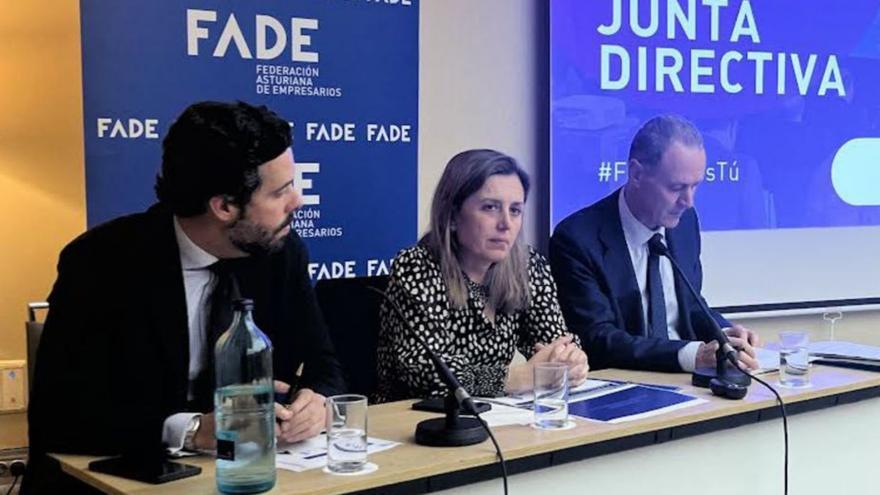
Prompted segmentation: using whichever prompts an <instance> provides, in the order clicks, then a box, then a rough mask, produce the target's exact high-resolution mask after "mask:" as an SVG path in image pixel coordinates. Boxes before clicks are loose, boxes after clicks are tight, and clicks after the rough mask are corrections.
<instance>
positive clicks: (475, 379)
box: [376, 150, 589, 402]
mask: <svg viewBox="0 0 880 495" xmlns="http://www.w3.org/2000/svg"><path fill="white" fill-rule="evenodd" d="M528 191H529V177H528V175H527V174H526V173H525V171H523V170H522V169H521V168H520V167H519V165H518V164H517V163H516V161H515V160H514V159H513V158H511V157H509V156H507V155H504V154H502V153H499V152H497V151H493V150H469V151H464V152H461V153H459V154H457V155H456V156H454V157H453V158H452V160H450V161H449V163H448V164H447V165H446V169H445V170H444V172H443V176H442V177H441V179H440V183H439V184H438V185H437V190H436V191H435V193H434V199H433V202H432V204H431V224H430V227H429V231H428V233H427V234H425V236H424V237H422V239H421V240H420V241H419V243H418V244H417V245H415V246H413V247H410V248H407V249H404V250H403V251H401V252H400V253H399V254H398V255H397V257H396V258H395V260H394V264H393V268H392V272H391V280H390V282H389V286H388V295H389V296H390V297H391V299H392V300H393V301H394V302H395V303H396V304H397V305H398V306H399V307H400V308H401V309H402V311H403V314H404V317H405V318H406V319H407V320H408V322H402V321H400V319H399V318H398V316H397V314H396V312H395V311H394V309H393V308H392V307H390V305H389V304H387V303H386V304H384V305H383V306H382V309H381V322H382V323H381V329H380V332H379V346H378V368H379V385H378V391H377V397H376V399H377V401H379V402H382V401H391V400H399V399H406V398H414V397H428V396H440V395H443V394H444V393H445V386H444V385H443V382H442V381H441V380H440V378H439V376H438V375H437V373H436V372H435V370H434V368H433V365H432V364H431V362H430V360H429V359H428V356H427V354H426V353H425V351H424V349H423V348H422V347H421V345H419V343H418V342H417V340H416V335H413V332H416V333H417V334H418V336H419V337H421V339H422V340H423V341H425V342H426V343H427V344H428V345H429V346H430V347H431V348H432V349H433V350H434V351H435V352H437V354H439V355H440V357H441V358H442V359H443V360H445V361H446V362H447V363H448V364H449V366H450V368H451V369H452V371H453V373H455V375H456V376H457V377H458V379H459V381H461V383H462V385H463V386H464V387H465V388H466V389H467V390H468V391H469V392H470V393H471V394H472V395H476V396H498V395H502V394H504V393H505V392H520V391H524V390H528V389H530V388H531V383H532V370H533V367H534V365H535V364H537V363H540V362H547V361H557V362H564V363H567V364H568V365H569V375H570V381H571V382H572V384H574V385H577V384H580V383H582V382H583V381H584V380H585V379H586V376H587V371H588V369H589V367H588V365H587V357H586V354H585V353H584V352H583V351H582V350H581V348H580V342H579V341H578V340H577V337H574V336H572V335H570V334H568V333H567V332H566V327H565V321H564V320H563V318H562V313H561V312H560V309H559V303H558V301H557V297H556V284H555V283H554V282H553V278H552V276H551V275H550V269H549V267H548V265H547V262H546V260H545V259H544V258H543V257H542V256H541V255H540V254H538V253H537V252H536V251H535V250H533V249H532V248H530V247H529V246H527V245H525V244H524V243H523V242H522V240H521V237H522V236H521V228H522V219H523V211H524V208H525V202H526V198H527V195H528ZM515 349H519V351H520V352H521V353H522V354H523V355H524V356H525V357H526V358H527V359H528V361H527V362H526V363H524V364H519V365H512V364H511V361H512V360H513V356H514V350H515Z"/></svg>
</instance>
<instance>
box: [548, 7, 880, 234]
mask: <svg viewBox="0 0 880 495" xmlns="http://www.w3.org/2000/svg"><path fill="white" fill-rule="evenodd" d="M721 3H722V2H715V1H711V2H710V1H708V0H632V1H630V0H591V1H589V2H585V1H582V0H553V1H552V4H551V15H550V17H551V20H550V23H551V26H550V29H551V120H552V121H551V133H552V145H551V154H552V200H551V201H552V205H551V215H552V218H551V222H552V225H553V226H555V225H556V224H557V223H558V222H559V221H560V220H562V219H563V218H565V217H566V216H567V215H569V214H570V213H572V212H574V211H576V210H578V209H580V208H582V207H584V206H586V205H589V204H592V203H593V202H595V201H596V200H598V199H600V198H602V197H604V196H605V195H607V194H609V193H610V192H612V191H614V190H615V189H617V188H618V187H620V186H621V185H623V184H624V183H625V182H626V174H627V163H626V160H627V155H628V152H629V143H630V141H631V139H632V136H633V135H634V134H635V131H636V130H637V129H638V127H639V125H641V124H642V123H643V122H644V121H645V120H647V119H649V118H650V117H652V116H654V115H656V114H659V113H667V112H671V113H678V114H681V115H684V116H685V117H687V118H689V119H691V120H692V121H694V122H695V123H696V124H697V126H698V127H699V128H700V129H701V131H702V132H703V135H704V137H705V142H706V153H707V161H708V164H707V170H706V178H705V182H704V183H703V184H702V185H701V186H700V190H699V192H698V194H697V199H696V203H697V209H698V210H699V213H700V219H701V224H702V226H703V229H704V230H716V231H717V230H749V229H774V228H805V227H844V226H864V225H880V139H878V138H880V91H878V90H877V88H880V0H848V1H846V2H841V3H840V4H834V6H833V7H831V5H830V4H828V3H827V2H822V1H819V0H811V1H805V0H773V1H751V2H750V1H748V0H731V1H729V2H726V6H720V5H718V4H721Z"/></svg>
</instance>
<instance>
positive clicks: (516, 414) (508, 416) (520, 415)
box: [477, 397, 535, 428]
mask: <svg viewBox="0 0 880 495" xmlns="http://www.w3.org/2000/svg"><path fill="white" fill-rule="evenodd" d="M502 399H507V397H503V398H502ZM477 400H478V401H483V402H489V403H490V404H491V405H492V409H490V410H488V411H486V412H484V413H482V414H480V417H481V418H483V421H485V422H486V424H488V425H489V426H491V427H493V428H494V427H496V426H506V425H528V424H531V423H532V421H533V420H534V419H535V413H534V412H532V410H531V409H526V408H523V407H515V406H509V405H506V404H504V403H502V402H498V399H482V398H478V399H477Z"/></svg>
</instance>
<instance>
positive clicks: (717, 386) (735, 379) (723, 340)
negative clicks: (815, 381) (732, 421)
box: [648, 235, 788, 495]
mask: <svg viewBox="0 0 880 495" xmlns="http://www.w3.org/2000/svg"><path fill="white" fill-rule="evenodd" d="M648 249H649V250H650V251H651V252H652V253H654V254H657V255H659V256H665V257H666V259H668V260H669V262H670V263H671V264H672V268H673V269H674V270H675V272H676V273H678V276H679V277H681V280H682V281H683V282H684V284H685V286H687V288H688V290H689V291H690V293H691V294H693V296H694V298H695V299H696V300H697V304H699V305H700V309H701V310H702V311H703V313H705V315H706V317H707V318H709V321H710V322H711V329H712V332H713V334H714V338H715V340H716V341H718V344H719V345H721V348H720V349H719V350H718V352H719V353H723V354H724V356H726V357H727V360H728V361H729V362H730V363H731V364H733V366H734V368H735V369H736V370H739V373H740V374H739V375H735V374H732V373H730V372H729V371H725V370H724V369H723V368H722V366H721V363H722V362H721V361H720V360H719V361H718V367H717V369H716V373H717V378H712V379H710V380H709V383H708V385H707V384H705V383H704V382H703V380H706V379H707V378H709V377H708V376H703V377H702V378H700V383H698V372H697V370H695V371H694V375H693V384H694V385H699V386H702V387H706V386H708V387H710V388H711V389H712V393H713V394H715V395H720V396H722V397H727V398H730V399H742V398H743V397H745V395H746V387H748V385H749V384H751V379H752V378H754V379H755V380H757V381H758V382H759V383H760V384H761V385H763V386H764V387H766V388H767V390H769V391H770V392H771V393H772V394H773V395H774V396H776V401H777V402H778V403H779V409H780V410H781V411H782V428H783V432H784V435H785V467H784V470H783V479H784V486H785V491H784V493H785V494H786V495H787V494H788V416H787V414H786V411H785V402H784V401H783V400H782V397H781V396H780V395H779V392H777V391H776V389H775V388H773V387H771V386H770V384H769V383H767V382H765V381H764V380H762V379H760V378H758V377H757V376H753V375H750V374H748V373H747V372H746V371H745V370H743V369H742V368H740V366H739V362H738V360H737V358H736V357H737V356H736V350H735V349H734V348H733V346H732V345H730V340H729V339H728V338H727V335H725V333H724V332H723V331H722V330H721V327H720V326H719V325H718V322H717V321H715V318H713V317H712V312H711V311H709V307H708V306H707V305H706V302H705V301H703V298H702V297H700V295H699V294H697V291H696V289H694V286H693V285H691V282H690V280H688V278H687V277H685V275H684V273H682V271H681V267H679V266H678V263H676V262H675V258H673V257H672V254H671V253H670V252H669V248H667V247H666V244H663V241H661V240H660V236H659V235H656V236H654V237H652V238H651V240H650V241H648Z"/></svg>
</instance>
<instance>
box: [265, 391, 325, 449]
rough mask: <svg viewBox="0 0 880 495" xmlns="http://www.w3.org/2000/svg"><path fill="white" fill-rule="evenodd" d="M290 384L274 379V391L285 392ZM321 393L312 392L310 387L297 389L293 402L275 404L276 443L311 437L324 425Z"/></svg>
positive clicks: (323, 399) (319, 431)
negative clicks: (276, 421) (276, 422)
mask: <svg viewBox="0 0 880 495" xmlns="http://www.w3.org/2000/svg"><path fill="white" fill-rule="evenodd" d="M288 390H290V385H288V384H286V383H284V382H280V381H277V380H276V381H275V391H276V392H279V393H286V392H287V391H288ZM324 401H325V398H324V396H323V395H321V394H318V393H315V392H313V391H312V390H311V389H308V388H302V389H299V390H298V391H297V392H296V394H295V395H294V397H293V402H292V403H290V404H287V405H284V404H277V403H276V404H275V418H276V419H278V424H276V425H275V436H276V437H277V439H278V443H281V444H284V443H294V442H299V441H301V440H305V439H307V438H311V437H313V436H315V435H317V434H318V433H321V430H323V429H324V426H325V423H326V421H325V418H326V414H327V412H326V409H325V408H324Z"/></svg>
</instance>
